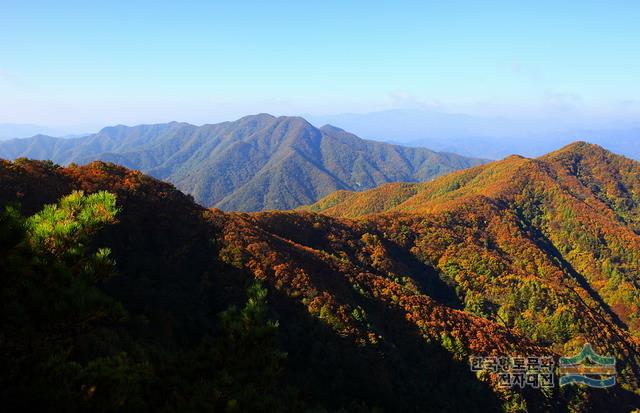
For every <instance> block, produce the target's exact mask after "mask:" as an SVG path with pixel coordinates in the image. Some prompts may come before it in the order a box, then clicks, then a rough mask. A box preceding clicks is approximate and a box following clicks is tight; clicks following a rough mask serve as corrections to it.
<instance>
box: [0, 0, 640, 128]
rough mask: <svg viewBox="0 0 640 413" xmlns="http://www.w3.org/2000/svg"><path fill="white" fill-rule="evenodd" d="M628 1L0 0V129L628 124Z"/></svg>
mask: <svg viewBox="0 0 640 413" xmlns="http://www.w3.org/2000/svg"><path fill="white" fill-rule="evenodd" d="M639 78H640V1H634V0H627V1H616V0H608V1H588V0H581V1H557V0H556V1H541V0H538V1H531V2H528V1H503V2H496V1H388V2H375V1H347V0H342V1H326V0H325V1H273V0H272V1H255V2H249V1H224V2H217V1H200V2H198V1H179V2H178V1H174V2H162V1H136V0H129V1H122V2H119V1H77V2H75V1H63V0H61V1H42V2H39V1H28V0H19V1H12V0H0V122H12V123H39V124H44V125H66V126H68V125H78V126H79V127H87V126H88V125H91V126H93V125H105V124H114V123H127V124H133V123H142V122H162V121H169V120H174V119H175V120H181V121H189V122H193V123H204V122H215V121H219V120H225V119H229V118H235V117H238V116H240V115H244V114H249V113H256V112H271V113H274V114H297V113H312V114H327V113H338V112H367V111H373V110H381V109H389V108H406V107H411V108H416V107H418V108H430V109H436V110H441V111H446V112H463V113H469V114H475V115H492V116H494V115H500V116H521V117H534V118H535V117H541V116H551V117H575V118H584V119H589V118H599V119H610V120H618V119H627V120H628V119H640V81H639Z"/></svg>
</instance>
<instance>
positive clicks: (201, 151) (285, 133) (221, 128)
mask: <svg viewBox="0 0 640 413" xmlns="http://www.w3.org/2000/svg"><path fill="white" fill-rule="evenodd" d="M0 157H2V158H7V159H15V158H18V157H28V158H34V159H50V160H53V161H54V162H56V163H60V164H69V163H71V162H74V163H78V164H83V163H87V162H90V161H93V160H103V161H108V162H114V163H117V164H120V165H124V166H126V167H128V168H132V169H139V170H141V171H144V172H146V173H149V174H150V175H153V176H155V177H157V178H160V179H163V180H167V181H170V182H172V183H174V184H175V185H176V186H177V187H178V188H179V189H180V190H182V191H184V192H185V193H188V194H191V195H193V196H194V198H195V200H196V201H197V202H198V203H200V204H202V205H205V206H215V207H218V208H221V209H224V210H242V211H259V210H266V209H291V208H295V207H297V206H300V205H304V204H308V203H311V202H315V201H317V200H318V199H320V198H322V197H323V196H325V195H327V194H329V193H331V192H333V191H336V190H339V189H348V190H356V191H357V190H362V189H368V188H373V187H376V186H378V185H381V184H383V183H387V182H395V181H413V182H417V181H425V180H429V179H432V178H434V177H436V176H439V175H442V174H444V173H448V172H451V171H454V170H458V169H463V168H467V167H470V166H473V165H478V164H480V163H482V161H481V160H478V159H472V158H465V157H462V156H459V155H454V154H448V153H437V152H433V151H430V150H428V149H423V148H408V147H402V146H396V145H390V144H385V143H380V142H373V141H366V140H363V139H360V138H358V137H357V136H355V135H352V134H350V133H347V132H345V131H343V130H341V129H338V128H335V127H332V126H325V127H323V128H320V129H318V128H315V127H313V126H312V125H310V124H309V123H308V122H306V121H305V120H304V119H302V118H296V117H279V118H276V117H273V116H271V115H267V114H260V115H255V116H247V117H244V118H242V119H239V120H237V121H235V122H224V123H219V124H215V125H204V126H201V127H197V126H193V125H189V124H186V123H178V122H172V123H168V124H161V125H141V126H135V127H125V126H115V127H109V128H105V129H103V130H102V131H100V132H99V133H97V134H94V135H90V136H87V137H84V138H79V139H57V138H52V137H48V136H42V135H38V136H34V137H33V138H29V139H14V140H10V141H6V142H1V143H0Z"/></svg>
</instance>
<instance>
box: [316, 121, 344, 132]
mask: <svg viewBox="0 0 640 413" xmlns="http://www.w3.org/2000/svg"><path fill="white" fill-rule="evenodd" d="M320 130H321V131H323V132H327V133H340V132H346V131H345V130H344V129H341V128H339V127H337V126H333V125H330V124H328V123H327V124H326V125H324V126H322V127H321V128H320Z"/></svg>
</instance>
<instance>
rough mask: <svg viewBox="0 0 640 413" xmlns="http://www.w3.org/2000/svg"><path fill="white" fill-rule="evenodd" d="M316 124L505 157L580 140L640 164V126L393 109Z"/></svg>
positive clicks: (412, 143)
mask: <svg viewBox="0 0 640 413" xmlns="http://www.w3.org/2000/svg"><path fill="white" fill-rule="evenodd" d="M305 118H306V119H308V120H309V121H310V122H311V123H312V124H314V125H323V124H325V123H330V124H332V125H336V126H339V127H341V128H344V129H347V130H349V131H351V132H353V133H356V134H358V135H359V136H361V137H363V138H366V139H374V140H384V141H386V142H392V143H398V144H402V145H409V146H423V147H427V148H431V149H433V150H436V151H447V152H455V153H460V154H464V155H467V156H477V157H481V158H490V159H501V158H504V157H505V156H508V155H511V154H514V153H517V154H520V155H523V156H530V157H535V156H540V155H543V154H545V153H547V152H550V151H552V150H554V149H555V148H558V147H559V146H563V145H567V144H569V143H571V142H574V141H576V140H585V141H589V142H592V143H595V144H598V145H601V146H603V147H605V148H606V149H608V150H611V151H614V152H617V153H620V154H623V155H625V156H627V157H631V158H633V159H636V160H640V122H625V123H622V122H618V123H614V122H608V123H602V122H596V121H593V122H592V123H590V124H588V125H585V123H584V122H576V121H570V120H552V119H534V120H518V119H509V118H505V117H493V118H491V117H479V116H470V115H466V114H455V113H444V112H439V111H435V110H421V109H394V110H385V111H378V112H371V113H344V114H336V115H326V116H312V115H309V116H305Z"/></svg>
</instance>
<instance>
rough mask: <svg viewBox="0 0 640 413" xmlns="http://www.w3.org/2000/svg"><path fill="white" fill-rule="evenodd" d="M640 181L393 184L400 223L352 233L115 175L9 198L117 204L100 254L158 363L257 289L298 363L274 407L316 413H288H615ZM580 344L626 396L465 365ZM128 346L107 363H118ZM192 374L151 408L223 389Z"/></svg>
mask: <svg viewBox="0 0 640 413" xmlns="http://www.w3.org/2000/svg"><path fill="white" fill-rule="evenodd" d="M637 174H638V164H637V163H635V162H632V161H629V160H627V159H625V158H621V157H617V156H615V155H613V154H610V153H608V152H606V151H603V150H602V149H600V148H598V147H594V146H590V145H587V144H582V143H580V144H576V145H573V146H571V147H568V148H565V149H563V150H561V151H558V152H555V153H552V154H550V155H548V156H547V157H545V158H542V159H539V160H527V159H525V158H521V157H511V158H508V159H506V160H504V161H501V162H497V163H494V164H490V165H487V166H484V167H480V168H474V169H471V170H469V171H466V172H462V173H461V172H456V173H453V174H450V175H448V176H446V177H443V178H440V179H438V180H436V181H435V182H433V183H430V184H420V185H415V186H411V185H407V184H397V185H392V186H387V187H386V188H388V190H386V191H382V192H380V190H376V191H375V192H373V193H375V194H376V197H373V196H371V194H369V197H370V198H371V199H374V198H377V199H379V200H380V201H379V204H382V205H386V207H384V206H383V207H381V206H379V204H376V203H375V202H374V201H373V200H372V201H369V202H365V203H362V204H359V205H366V206H368V207H370V208H374V207H375V209H376V210H377V211H384V210H385V209H391V208H398V209H400V207H401V206H402V208H404V209H403V210H398V211H395V212H382V213H380V214H374V215H367V216H364V217H360V218H359V219H345V218H340V217H332V216H329V215H325V214H316V213H310V212H304V211H288V212H261V213H253V214H247V213H223V212H221V211H219V210H205V209H203V208H201V207H199V206H197V205H196V204H194V203H193V202H191V201H190V199H189V198H188V197H186V196H184V195H182V194H180V193H179V192H178V191H176V190H175V189H174V188H173V187H172V186H171V185H169V184H165V183H162V182H159V181H157V180H155V179H152V178H149V177H147V176H145V175H143V174H141V173H139V172H135V171H130V170H126V169H125V168H122V167H117V166H115V165H111V164H104V163H92V164H90V165H87V166H84V167H69V168H60V167H56V166H55V165H51V164H48V163H43V162H33V161H26V160H19V161H16V162H14V163H9V162H3V163H2V164H1V165H0V182H1V183H2V185H1V186H0V200H1V201H2V203H5V202H7V201H16V200H17V201H20V202H21V203H22V204H23V205H24V206H25V212H27V213H29V214H30V213H32V212H34V211H37V210H39V208H40V207H41V205H42V203H44V202H54V201H55V200H56V199H57V198H58V197H59V196H61V195H64V194H66V193H69V192H70V191H71V190H72V189H82V190H84V191H86V192H88V193H89V192H95V191H97V190H107V191H110V192H112V193H114V194H115V195H116V197H117V203H118V206H119V207H120V208H121V211H120V213H119V215H118V217H117V218H118V222H117V223H115V224H113V225H111V226H109V227H108V228H106V229H105V231H104V232H102V233H100V234H99V237H98V241H97V242H98V245H99V246H105V247H109V248H112V250H113V257H114V258H115V260H116V262H117V269H118V271H119V276H117V277H116V278H115V279H113V280H112V281H110V282H109V283H107V284H106V285H105V286H104V290H105V291H106V292H107V293H109V294H111V295H112V296H113V297H114V298H115V299H117V300H119V301H121V302H122V303H123V305H124V306H125V308H126V310H127V311H129V312H130V313H131V315H132V319H133V320H139V321H136V322H135V323H131V324H130V325H129V326H128V327H127V331H128V332H129V334H131V335H133V336H134V337H137V338H138V340H142V342H141V343H140V345H142V346H143V348H146V347H144V346H148V345H150V343H155V344H154V345H155V346H160V345H161V346H162V348H163V349H165V350H164V351H168V352H170V353H171V354H173V353H172V352H176V351H180V352H182V351H191V350H188V349H190V348H192V346H193V345H194V344H193V343H194V342H195V343H197V342H198V340H199V338H200V337H202V336H205V337H207V336H211V335H212V336H213V338H214V339H215V337H217V336H219V332H218V331H219V324H217V323H216V322H215V317H214V314H215V313H216V312H217V311H219V310H221V309H224V308H226V307H227V306H228V305H229V304H233V303H241V302H242V301H241V297H242V295H243V294H242V291H243V285H246V283H247V282H248V281H249V280H253V279H258V280H261V281H262V282H263V283H264V284H265V285H266V286H267V288H268V290H269V302H270V311H271V313H270V314H271V317H273V318H277V319H279V321H280V327H279V329H278V342H279V345H280V346H281V349H282V351H284V352H286V353H287V357H286V361H285V363H284V365H283V366H282V369H283V370H282V371H281V373H280V375H279V376H277V377H278V380H279V382H278V383H279V385H278V386H277V387H276V388H277V389H279V390H278V391H277V392H275V393H269V394H271V395H272V396H271V398H270V399H268V400H270V401H273V399H274V398H275V399H276V400H280V401H283V402H284V401H286V397H285V394H284V393H286V392H285V390H284V389H289V390H291V391H293V393H291V395H297V396H296V397H297V399H298V402H299V403H301V404H298V405H296V407H295V408H293V409H291V410H292V411H304V410H305V409H306V408H311V407H317V408H319V407H324V408H325V409H326V410H322V409H320V408H319V409H318V410H319V411H336V410H338V409H340V408H343V409H344V410H345V411H371V410H372V408H374V407H381V408H383V409H384V411H390V412H391V411H416V412H417V411H419V412H423V411H500V406H499V405H503V406H504V410H505V411H525V410H526V411H545V412H546V411H571V410H573V411H605V410H606V411H616V412H617V411H630V410H632V408H633V407H634V406H637V405H639V403H640V399H639V397H638V387H639V386H638V382H639V381H640V357H639V356H638V349H639V343H638V338H637V336H638V327H639V323H638V317H637V314H638V294H637V282H638V276H637V274H638V265H639V264H638V263H639V262H640V260H639V254H640V237H639V236H638V235H637V230H636V229H635V223H636V216H637V215H636V212H637V210H638V208H637V206H636V205H637V204H636V203H635V202H636V199H637V194H638V191H637V189H638V188H637V187H638V175H637ZM596 188H598V189H596ZM365 195H366V193H365ZM348 196H349V194H348V193H344V192H343V193H341V195H340V197H334V198H333V199H334V202H340V200H341V199H342V200H343V202H344V198H346V197H348ZM417 197H420V198H417ZM409 201H411V202H409ZM344 205H345V207H347V206H349V205H350V204H349V203H348V202H347V203H345V204H344ZM326 211H327V212H332V213H334V214H335V215H339V212H340V211H339V210H337V211H336V210H329V209H327V210H326ZM367 212H370V211H367ZM349 214H350V215H357V214H356V213H355V212H354V211H352V210H350V211H349ZM18 285H19V286H20V285H22V284H18ZM212 326H213V328H212ZM584 342H590V343H591V344H592V345H593V347H594V348H595V349H596V351H597V352H598V353H600V354H610V355H614V356H615V357H616V359H617V369H618V372H619V376H618V378H617V380H618V384H617V385H616V387H614V388H612V389H610V390H600V389H586V388H579V387H574V386H565V387H563V388H558V387H556V388H555V389H553V390H550V391H545V392H540V391H535V390H531V391H505V390H500V389H498V388H497V387H496V377H495V376H491V375H479V376H476V375H474V374H471V373H470V372H469V370H468V366H467V358H468V357H469V356H471V355H543V354H554V355H555V356H556V357H557V356H560V355H574V354H576V353H577V351H578V350H579V349H580V348H581V346H582V344H583V343H584ZM96 343H100V341H97V342H96ZM0 344H1V343H0ZM87 344H91V343H87ZM116 345H117V342H114V341H111V342H110V346H112V347H110V348H108V349H103V348H102V347H100V346H98V349H100V350H101V351H105V350H108V351H109V352H110V353H109V354H111V352H113V351H122V349H120V348H119V347H117V346H116ZM250 354H253V353H250ZM139 355H140V351H139V350H138V351H137V352H134V353H133V354H132V357H133V358H134V359H135V358H136V357H139ZM258 356H260V354H258ZM204 360H205V361H206V359H204ZM252 360H255V357H254V358H252ZM151 361H153V358H152V360H151ZM152 365H153V364H152ZM153 366H155V365H153ZM181 366H183V367H185V368H186V370H185V369H184V368H181V369H176V368H175V367H167V366H165V367H163V369H161V370H160V371H159V372H158V373H157V374H158V375H159V376H160V377H163V378H164V379H163V380H168V384H169V387H168V388H169V389H171V391H170V392H168V393H167V394H165V392H163V391H150V393H149V395H147V396H145V397H148V398H149V400H150V401H152V402H153V403H152V404H150V407H155V406H158V404H159V405H160V406H163V403H166V400H165V399H166V398H169V401H171V397H173V396H172V394H173V392H174V391H176V392H178V393H177V394H178V395H179V396H181V397H184V395H185V394H186V395H188V394H189V392H188V391H189V389H191V386H190V385H187V386H185V387H176V383H184V382H186V383H203V382H204V383H209V382H208V381H203V380H205V379H206V378H207V377H210V376H209V375H213V378H214V380H213V382H214V383H217V382H216V381H215V378H216V377H219V376H218V375H217V374H219V373H216V370H214V371H213V372H210V371H209V370H207V368H206V366H202V370H196V371H192V370H189V366H190V364H189V363H183V364H181ZM197 366H201V365H200V364H197ZM200 368H201V367H198V369H200ZM261 372H262V370H259V373H256V370H255V368H254V366H253V365H252V364H240V365H239V367H237V368H235V369H234V370H233V371H232V373H233V374H232V375H231V377H232V378H233V379H234V380H236V379H238V380H241V381H239V382H238V383H237V384H238V385H239V386H240V389H244V388H246V387H245V386H249V387H248V388H254V387H252V386H253V385H255V384H256V383H254V382H253V380H256V377H258V378H259V377H262V374H261ZM227 373H228V372H225V371H222V373H220V374H227ZM203 375H205V376H203ZM126 377H127V380H134V382H133V383H134V384H136V386H138V387H135V386H133V387H132V386H128V387H127V389H130V391H129V392H128V393H125V394H124V395H119V396H118V397H117V398H114V397H110V396H112V393H110V392H111V391H113V390H112V389H113V387H104V386H103V387H98V389H99V391H98V392H97V393H96V394H97V395H100V397H103V398H104V400H118V402H119V403H123V404H122V406H126V407H129V406H131V404H130V403H131V397H134V396H136V395H138V393H136V392H139V390H136V389H140V388H146V387H145V386H150V387H149V388H150V389H151V390H154V389H156V388H157V387H154V386H157V384H155V382H154V381H152V382H151V383H147V382H146V380H148V379H146V378H145V377H146V376H143V377H142V378H140V377H132V378H131V379H129V377H130V376H126ZM154 377H155V376H153V377H152V378H154ZM140 380H141V382H139V381H140ZM154 380H155V379H154ZM207 380H209V379H207ZM221 380H222V383H225V380H228V379H225V378H224V376H223V377H222V379H221ZM160 382H161V383H162V380H160ZM126 383H128V382H126ZM234 383H235V382H234ZM269 383H270V382H269ZM112 386H113V384H112ZM185 391H186V392H187V393H183V392H185ZM265 394H266V393H265ZM194 396H197V399H196V400H203V399H204V400H208V399H210V398H212V397H213V398H214V399H215V398H217V397H219V395H218V396H216V393H213V392H207V391H204V392H198V391H197V389H195V394H194ZM223 396H224V394H223ZM78 397H83V396H82V395H81V394H79V395H78ZM185 400H187V401H188V400H191V399H190V398H187V399H180V400H179V401H180V403H184V402H185ZM174 402H176V401H175V400H174ZM239 402H240V403H246V402H247V399H240V400H239ZM241 405H242V404H241ZM181 406H182V405H181ZM273 410H275V409H271V410H270V411H273Z"/></svg>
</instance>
